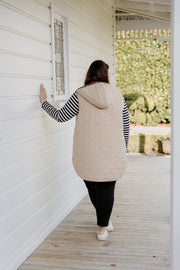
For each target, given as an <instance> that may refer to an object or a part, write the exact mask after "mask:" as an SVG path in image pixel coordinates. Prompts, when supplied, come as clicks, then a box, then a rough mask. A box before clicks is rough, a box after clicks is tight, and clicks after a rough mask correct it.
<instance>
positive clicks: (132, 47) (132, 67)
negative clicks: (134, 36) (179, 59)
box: [116, 39, 170, 125]
mask: <svg viewBox="0 0 180 270" xmlns="http://www.w3.org/2000/svg"><path fill="white" fill-rule="evenodd" d="M116 86H117V87H118V88H119V90H120V91H121V93H122V94H123V95H124V98H125V100H126V102H127V106H128V109H129V113H130V119H131V121H134V122H135V121H141V122H140V123H142V124H144V125H157V124H158V123H161V122H163V123H169V122H170V41H159V40H156V39H154V40H148V39H139V40H117V41H116ZM139 111H141V112H143V114H142V113H140V114H139ZM135 114H138V115H137V116H136V117H135ZM144 114H145V117H144ZM145 118H146V119H145Z"/></svg>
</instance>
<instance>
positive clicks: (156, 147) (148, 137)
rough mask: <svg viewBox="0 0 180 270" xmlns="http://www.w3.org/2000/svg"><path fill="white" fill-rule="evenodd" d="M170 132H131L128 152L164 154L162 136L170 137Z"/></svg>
mask: <svg viewBox="0 0 180 270" xmlns="http://www.w3.org/2000/svg"><path fill="white" fill-rule="evenodd" d="M170 136H171V135H170V134H169V133H130V135H129V143H128V151H127V152H128V153H146V154H158V153H162V154H163V148H162V138H164V139H169V138H170Z"/></svg>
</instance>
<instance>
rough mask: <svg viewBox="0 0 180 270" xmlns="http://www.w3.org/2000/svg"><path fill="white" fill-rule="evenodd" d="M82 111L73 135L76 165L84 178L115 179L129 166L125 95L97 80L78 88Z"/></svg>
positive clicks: (75, 167)
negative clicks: (124, 114) (124, 121)
mask: <svg viewBox="0 0 180 270" xmlns="http://www.w3.org/2000/svg"><path fill="white" fill-rule="evenodd" d="M77 92H78V101H79V113H78V115H77V116H76V124H75V129H74V136H73V155H72V163H73V167H74V169H75V171H76V173H77V174H78V176H79V177H80V178H82V179H85V180H88V181H96V182H105V181H114V180H118V179H120V178H121V177H122V175H123V174H124V172H125V169H126V166H127V156H126V146H125V139H124V134H123V115H122V112H123V107H124V99H123V96H122V94H121V92H120V91H119V90H118V88H117V87H116V86H113V85H111V84H109V83H104V82H98V83H94V84H91V85H88V86H84V87H81V88H78V89H77Z"/></svg>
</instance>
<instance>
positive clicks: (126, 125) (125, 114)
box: [123, 100, 130, 149]
mask: <svg viewBox="0 0 180 270" xmlns="http://www.w3.org/2000/svg"><path fill="white" fill-rule="evenodd" d="M129 129H130V123H129V113H128V108H127V104H126V102H125V100H124V108H123V130H124V139H125V143H126V149H127V148H128V141H129Z"/></svg>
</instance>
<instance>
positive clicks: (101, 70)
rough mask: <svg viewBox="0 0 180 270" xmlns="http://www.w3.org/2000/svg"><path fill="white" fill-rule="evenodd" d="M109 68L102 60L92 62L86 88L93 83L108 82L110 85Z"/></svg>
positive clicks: (86, 79) (87, 74) (85, 82)
mask: <svg viewBox="0 0 180 270" xmlns="http://www.w3.org/2000/svg"><path fill="white" fill-rule="evenodd" d="M108 70H109V66H108V64H106V63H105V62H104V61H102V60H96V61H94V62H92V64H91V65H90V67H89V69H88V71H87V73H86V78H85V81H84V86H86V85H87V84H89V83H91V82H106V83H109V74H108Z"/></svg>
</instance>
